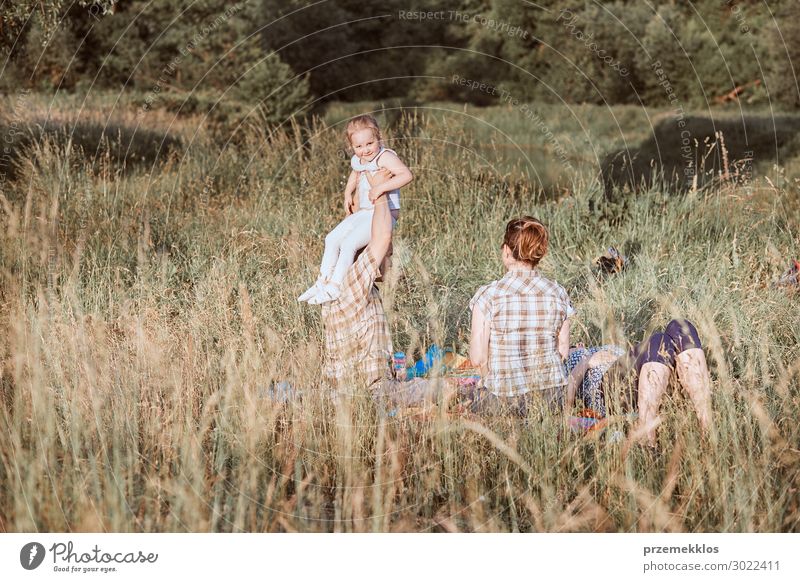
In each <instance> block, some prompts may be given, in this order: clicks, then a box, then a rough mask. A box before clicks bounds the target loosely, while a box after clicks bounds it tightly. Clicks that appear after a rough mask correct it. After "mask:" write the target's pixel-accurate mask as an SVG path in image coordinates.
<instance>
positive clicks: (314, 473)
mask: <svg viewBox="0 0 800 582" xmlns="http://www.w3.org/2000/svg"><path fill="white" fill-rule="evenodd" d="M449 107H450V108H451V109H457V107H454V106H453V105H450V106H449ZM462 109H463V108H462ZM337 111H338V113H337ZM581 111H582V115H583V116H584V119H585V120H586V123H587V124H588V125H589V127H590V128H591V131H592V132H595V133H596V134H598V135H599V136H600V137H598V140H601V141H602V144H603V146H602V149H603V151H607V150H610V149H611V148H613V147H615V146H616V144H618V141H617V140H618V136H617V134H616V130H614V129H613V127H614V122H613V120H611V121H609V118H608V117H607V114H606V110H602V109H599V108H593V109H592V108H581ZM613 111H614V113H615V115H616V117H617V118H619V119H622V120H624V123H625V124H626V125H625V127H626V128H627V129H625V131H628V132H631V135H634V136H636V135H639V134H642V130H641V127H640V124H639V122H638V121H637V114H636V112H635V111H632V110H629V109H627V108H614V110H613ZM348 114H349V113H348ZM329 115H330V119H328V120H327V123H328V124H331V125H333V124H335V123H336V118H337V116H343V115H345V113H344V108H341V109H340V110H337V109H336V108H335V107H334V108H332V109H331V113H330V114H329ZM482 115H484V116H485V117H486V118H487V119H490V120H491V123H493V124H494V125H497V126H502V125H503V124H507V125H508V128H509V131H511V130H512V129H514V128H515V127H516V126H515V124H514V121H513V120H511V121H508V120H507V118H506V116H505V115H504V113H503V112H502V111H501V110H499V109H497V110H494V109H493V110H489V111H482ZM548 119H552V120H554V122H553V124H554V125H556V121H557V123H558V124H559V125H557V127H559V128H563V129H561V130H559V132H556V131H555V130H553V131H554V134H555V135H559V136H560V135H566V134H568V133H569V131H568V130H567V127H568V126H569V122H568V121H563V122H562V121H559V119H560V118H559V117H558V116H551V117H548ZM157 122H158V123H157ZM162 122H163V123H164V124H166V123H167V122H168V119H167V118H162V117H148V118H147V123H148V124H149V125H150V126H151V127H153V128H156V129H157V128H158V127H160V126H161V124H162ZM562 123H563V125H562ZM328 124H326V122H324V121H322V122H319V123H317V124H316V125H314V126H312V127H310V128H308V129H304V128H300V127H294V128H291V127H290V128H288V129H287V131H286V132H283V133H280V132H279V133H274V134H271V135H267V134H266V133H265V132H262V131H259V130H258V129H254V128H252V127H248V128H247V129H246V134H245V135H244V136H243V137H242V138H241V139H239V140H237V145H236V146H235V147H233V146H231V147H221V146H220V145H219V144H218V143H216V142H215V141H214V140H213V139H211V138H210V137H208V136H206V135H205V133H204V131H203V128H202V127H201V128H200V129H201V131H200V132H199V134H198V136H197V138H195V139H192V138H191V136H192V135H193V133H194V130H195V129H196V128H197V127H198V124H197V123H196V122H195V121H192V120H189V121H188V122H187V121H185V120H179V121H178V123H177V125H176V126H174V127H173V131H174V132H175V133H176V135H179V136H181V138H182V142H183V147H182V154H181V155H179V156H174V157H172V158H170V159H169V160H168V161H166V162H164V163H162V164H160V165H157V166H155V167H150V166H147V167H134V168H130V169H129V170H128V171H127V172H126V173H124V174H120V173H118V172H116V168H115V166H114V165H113V164H109V165H107V166H105V167H104V166H102V165H101V166H97V165H96V164H95V165H93V164H91V163H89V162H86V161H85V160H84V159H83V158H82V157H81V156H80V155H79V154H78V153H76V152H74V151H73V152H70V151H67V150H66V148H65V146H64V144H63V143H59V142H57V141H53V140H51V141H48V142H46V143H44V144H43V145H40V146H39V147H37V148H34V149H33V150H31V151H30V153H29V154H28V156H27V157H26V158H25V161H24V162H23V163H22V164H21V166H20V171H19V174H18V176H17V180H16V182H14V183H13V184H9V185H7V187H6V188H5V190H4V192H3V194H2V197H1V198H0V203H2V205H0V220H2V228H0V233H2V234H0V236H1V237H2V239H0V269H2V280H0V356H1V359H0V362H2V383H1V384H0V387H1V390H2V392H1V393H0V394H1V396H2V397H0V403H2V404H0V530H4V531H37V530H38V531H294V530H297V531H440V530H447V531H455V530H459V531H798V530H800V506H799V505H798V504H799V503H800V494H798V487H800V453H799V452H798V450H797V443H798V442H800V428H798V424H797V421H796V419H797V418H798V417H800V394H799V393H798V389H799V388H800V380H798V364H797V362H798V355H800V354H799V352H800V349H798V344H800V341H798V340H800V315H798V310H797V295H791V294H789V293H787V292H786V291H785V290H781V289H775V288H772V287H771V286H770V283H771V281H773V280H774V279H775V278H777V277H778V275H779V274H780V273H781V272H782V271H783V270H784V269H785V268H786V267H787V266H788V258H789V257H794V256H798V255H800V249H798V241H797V239H796V232H797V224H798V218H800V205H798V203H797V199H798V197H797V183H796V182H795V181H793V180H792V179H786V180H784V182H782V183H781V184H779V185H778V186H777V187H775V188H773V187H772V186H770V184H769V183H768V182H766V181H765V180H763V179H761V178H758V179H756V180H755V181H753V182H751V183H749V184H745V185H732V184H722V185H721V187H720V188H718V189H715V190H705V191H698V192H690V193H688V194H687V195H685V196H680V197H676V196H673V195H669V194H667V193H664V192H662V191H660V190H659V189H658V188H653V189H651V190H648V191H645V192H641V193H639V194H638V195H637V196H635V197H630V198H629V199H628V200H626V202H625V204H617V203H614V204H612V203H610V202H606V201H605V199H604V197H603V193H602V189H603V188H602V184H601V183H600V181H599V180H598V179H597V176H596V172H594V171H587V172H584V171H583V170H582V169H580V168H577V169H576V171H575V172H574V173H573V175H572V176H571V179H570V184H572V186H571V187H570V188H569V189H568V190H565V191H563V192H561V193H560V194H559V195H557V196H549V197H543V196H539V195H537V189H536V188H535V187H532V186H530V185H529V184H526V183H525V182H523V181H520V180H518V179H511V178H510V177H509V173H508V172H506V171H492V170H491V167H490V169H489V170H487V169H486V166H482V165H481V164H478V163H476V159H478V157H479V156H478V154H479V152H477V151H476V150H475V149H474V148H472V147H471V144H474V143H475V142H482V141H485V139H486V137H487V136H488V135H489V134H487V135H480V133H479V132H477V131H475V130H474V128H473V127H472V126H471V125H469V124H467V123H466V122H465V121H464V118H463V116H461V115H456V114H448V113H445V112H442V111H439V112H437V113H436V114H430V117H429V114H428V113H427V112H421V113H419V112H418V114H417V118H416V119H413V120H410V121H409V120H405V121H404V120H402V119H398V120H397V121H396V123H395V124H394V125H393V126H392V127H391V129H390V130H389V131H388V132H387V133H388V135H387V137H388V139H389V141H390V143H392V144H393V145H395V146H396V149H397V150H398V152H399V153H400V155H401V157H402V158H403V159H404V160H406V161H407V162H408V163H409V165H410V166H411V168H412V170H413V171H414V172H415V175H416V180H415V181H414V182H413V183H412V184H411V185H410V186H409V187H407V188H406V189H404V192H403V206H404V210H403V216H402V218H401V222H400V225H399V228H398V231H397V233H396V240H395V244H396V257H395V258H396V260H395V267H396V269H395V272H394V277H393V278H391V279H390V282H389V283H387V284H385V285H384V286H383V288H382V291H381V292H382V296H383V298H384V302H385V304H386V306H387V308H388V312H389V319H390V323H391V326H392V331H393V338H394V340H395V344H396V346H397V348H399V349H404V350H405V351H406V352H408V353H415V352H418V351H419V350H421V349H424V348H425V347H426V346H427V345H429V343H430V342H434V341H435V342H438V343H440V344H442V345H449V346H452V347H454V348H455V349H457V350H460V351H462V352H463V351H464V350H465V349H466V341H465V340H466V337H467V335H468V325H469V312H468V309H467V303H468V301H469V298H470V297H471V295H472V294H473V293H474V291H475V290H476V289H477V287H478V286H480V285H481V284H483V283H485V282H487V281H489V280H491V279H494V278H497V277H499V276H500V275H501V274H502V268H501V262H500V257H499V248H498V247H499V243H500V240H501V237H502V232H503V227H504V225H505V222H506V221H507V220H508V219H509V218H511V217H513V216H517V215H520V214H523V213H524V214H533V215H534V216H537V217H539V218H541V219H542V220H543V221H544V222H545V223H546V224H547V225H548V226H549V228H550V231H551V241H552V242H551V251H550V253H549V254H548V256H547V257H546V258H545V260H544V262H543V265H542V269H543V271H544V273H545V274H546V275H547V276H549V277H552V278H554V279H556V280H557V281H559V282H560V283H561V284H562V285H564V287H566V289H567V290H568V291H569V292H570V294H571V296H572V298H573V302H574V304H575V306H576V307H577V309H578V314H577V316H576V321H575V325H574V328H573V341H585V342H587V343H598V342H601V341H602V342H605V341H619V342H624V341H637V340H639V339H641V338H642V337H643V336H644V335H645V334H646V333H647V332H648V331H649V330H651V329H653V328H654V327H655V326H657V325H659V324H662V325H663V323H665V322H666V320H667V319H669V317H671V316H672V315H684V316H687V317H689V318H691V319H692V320H694V321H695V322H696V323H697V324H698V327H699V329H700V333H701V336H702V337H703V339H704V340H705V341H706V344H707V351H708V358H709V362H710V365H711V369H712V377H713V380H714V426H715V435H716V436H715V439H713V440H712V441H711V442H707V443H703V442H701V440H700V435H699V430H698V427H697V426H696V423H695V421H694V419H693V418H692V417H691V415H690V414H689V412H688V411H689V405H688V402H685V401H684V400H683V398H682V397H681V396H680V395H679V394H677V393H674V394H673V396H672V397H670V398H669V399H668V401H667V403H666V405H665V410H664V414H663V416H664V423H663V425H662V426H661V428H660V431H659V454H658V455H651V454H650V453H648V452H647V451H645V450H642V449H641V448H640V447H638V446H636V445H633V444H632V443H629V442H627V441H623V442H621V443H609V442H606V441H605V440H602V439H601V440H585V439H579V438H577V437H575V436H572V435H570V434H568V433H566V432H564V430H563V428H562V426H561V423H560V422H559V419H557V418H550V419H546V420H545V421H544V422H543V423H533V424H532V425H530V426H528V427H524V426H521V425H518V424H514V423H511V422H508V421H503V420H501V419H497V420H493V421H487V422H486V423H484V424H476V423H474V422H472V421H468V420H466V419H463V418H458V417H450V416H448V415H446V414H444V413H441V414H438V415H433V416H431V417H428V418H426V419H422V420H420V419H413V418H399V419H397V418H384V417H383V416H382V415H380V414H378V413H377V412H376V410H375V407H374V405H373V404H372V402H371V401H370V400H369V398H368V396H367V395H366V394H365V390H363V389H362V387H355V388H356V390H355V391H354V392H355V396H353V397H352V398H350V397H348V398H343V399H339V400H337V401H334V400H333V399H332V398H331V392H330V387H329V386H328V385H326V384H325V382H324V381H323V380H322V379H321V358H322V350H323V344H322V329H321V323H320V319H319V312H318V310H317V309H315V308H311V307H308V306H306V305H298V304H297V303H296V301H295V297H296V296H297V295H298V294H299V292H301V291H302V290H303V289H305V288H306V287H307V286H308V284H309V283H310V282H311V281H312V280H313V278H314V273H315V270H316V269H317V267H318V260H319V258H320V255H321V252H322V244H323V238H324V234H325V233H326V232H327V231H328V230H329V229H330V228H331V227H332V226H333V225H334V224H335V223H336V222H337V221H338V220H339V219H340V215H339V214H340V205H341V204H340V192H341V188H342V185H343V180H344V178H345V177H346V172H347V165H346V164H347V162H346V159H345V156H344V155H343V154H342V153H341V152H340V151H339V150H340V149H341V135H340V131H339V127H340V126H335V128H330V127H329V125H328ZM517 131H518V132H522V131H523V130H521V129H519V128H517ZM637 132H638V133H637ZM645 133H646V132H645ZM401 137H404V138H408V137H413V138H414V139H400V138H401ZM421 137H422V138H425V139H422V138H421ZM645 137H646V135H645V134H642V135H641V137H640V138H637V139H638V140H640V139H644V138H645ZM501 157H502V156H501ZM773 183H774V180H773ZM610 245H614V246H618V247H622V248H623V250H626V249H628V250H629V252H630V251H632V252H631V254H632V264H631V267H630V268H629V269H628V270H626V271H625V272H624V274H622V275H620V276H617V277H612V278H609V279H607V280H605V281H603V282H598V281H597V280H595V278H594V276H593V275H592V273H591V265H592V260H593V259H594V257H596V256H598V255H600V254H601V253H602V252H603V251H604V250H605V248H606V247H607V246H610ZM280 380H288V381H289V382H291V384H292V385H293V386H294V387H295V388H297V389H299V390H301V391H302V394H303V398H302V401H300V402H292V403H289V404H285V405H284V404H281V403H276V402H273V401H271V400H270V399H268V398H263V397H260V395H263V393H264V392H265V389H266V387H268V386H269V385H270V383H271V382H272V381H280Z"/></svg>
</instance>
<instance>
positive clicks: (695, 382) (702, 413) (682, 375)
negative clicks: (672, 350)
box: [675, 348, 711, 434]
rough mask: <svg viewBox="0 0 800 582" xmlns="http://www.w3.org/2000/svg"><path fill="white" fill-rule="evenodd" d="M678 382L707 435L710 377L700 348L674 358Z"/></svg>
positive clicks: (686, 351) (709, 425)
mask: <svg viewBox="0 0 800 582" xmlns="http://www.w3.org/2000/svg"><path fill="white" fill-rule="evenodd" d="M675 368H676V369H677V371H678V380H679V381H680V383H681V386H683V389H684V390H686V392H688V394H689V398H691V399H692V404H694V410H695V412H696V413H697V420H699V421H700V428H702V429H703V432H704V433H706V434H707V433H708V431H709V429H710V427H711V376H710V375H709V373H708V365H707V364H706V355H705V353H704V352H703V350H702V349H701V348H691V349H688V350H685V351H683V352H681V353H680V354H678V355H677V356H675Z"/></svg>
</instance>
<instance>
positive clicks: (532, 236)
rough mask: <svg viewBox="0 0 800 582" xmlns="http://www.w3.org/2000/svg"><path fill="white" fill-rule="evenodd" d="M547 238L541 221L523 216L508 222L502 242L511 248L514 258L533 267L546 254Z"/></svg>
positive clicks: (548, 238)
mask: <svg viewBox="0 0 800 582" xmlns="http://www.w3.org/2000/svg"><path fill="white" fill-rule="evenodd" d="M549 240H550V235H549V233H548V232H547V227H546V226H545V225H544V224H542V222H541V221H539V220H537V219H535V218H533V217H532V216H523V217H522V218H515V219H513V220H510V221H509V222H508V224H507V225H506V235H505V237H504V238H503V244H504V245H506V246H507V247H508V248H509V249H510V250H511V256H512V257H514V260H517V261H521V262H523V263H527V264H528V265H530V266H531V267H535V266H536V265H538V264H539V261H541V260H542V257H544V256H545V254H547V245H548V243H549Z"/></svg>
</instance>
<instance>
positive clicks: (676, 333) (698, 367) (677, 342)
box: [565, 319, 711, 445]
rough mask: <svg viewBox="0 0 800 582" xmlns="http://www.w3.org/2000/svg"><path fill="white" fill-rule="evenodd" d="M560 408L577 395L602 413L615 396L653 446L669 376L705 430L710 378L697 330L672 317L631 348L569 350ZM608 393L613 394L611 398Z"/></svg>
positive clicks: (572, 400) (709, 411)
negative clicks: (635, 416)
mask: <svg viewBox="0 0 800 582" xmlns="http://www.w3.org/2000/svg"><path fill="white" fill-rule="evenodd" d="M566 368H567V372H568V373H569V381H568V383H567V395H566V401H565V408H566V409H567V410H570V409H571V408H572V407H573V405H574V404H575V401H576V399H578V400H580V401H582V403H583V405H584V406H586V407H587V408H590V409H592V410H594V411H595V412H596V413H598V414H600V415H602V416H606V415H607V414H608V412H609V411H608V408H609V403H610V402H611V401H613V400H614V398H613V397H616V399H617V401H618V402H619V403H620V405H621V406H622V407H623V408H624V409H626V410H636V411H637V412H638V415H639V421H638V422H639V427H640V429H641V432H642V433H643V434H644V436H645V438H646V440H647V442H648V443H649V444H651V445H654V444H655V439H656V427H657V425H658V423H659V417H658V411H659V409H660V407H661V400H662V398H663V396H664V393H665V391H666V389H667V386H668V385H669V380H670V378H671V377H672V375H673V374H675V375H677V378H678V382H679V383H680V385H681V387H682V388H683V389H684V390H685V391H686V393H687V394H688V395H689V398H690V399H691V401H692V405H693V406H694V411H695V414H696V415H697V420H698V421H699V423H700V427H701V429H702V430H703V432H704V433H707V432H708V430H709V427H710V422H711V376H710V375H709V372H708V365H707V363H706V356H705V352H704V351H703V346H702V343H701V342H700V337H699V335H698V333H697V328H696V327H695V326H694V324H692V322H690V321H688V320H685V319H673V320H672V321H670V322H669V323H668V324H667V326H666V328H665V329H664V331H663V332H656V333H653V334H652V335H651V336H650V337H649V338H647V339H646V340H644V341H642V342H641V343H639V344H638V345H636V346H634V347H633V348H632V349H631V350H630V351H627V352H626V351H625V349H624V348H621V347H619V346H614V345H606V346H600V347H594V348H585V347H577V348H573V349H570V352H569V356H568V357H567V362H566ZM612 395H613V397H612Z"/></svg>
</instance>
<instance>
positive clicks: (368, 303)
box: [322, 247, 392, 387]
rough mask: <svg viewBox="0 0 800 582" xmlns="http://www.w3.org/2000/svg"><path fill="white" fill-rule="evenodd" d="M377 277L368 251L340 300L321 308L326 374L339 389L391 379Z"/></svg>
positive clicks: (346, 280) (355, 265)
mask: <svg viewBox="0 0 800 582" xmlns="http://www.w3.org/2000/svg"><path fill="white" fill-rule="evenodd" d="M378 273H379V264H378V263H377V261H375V258H374V257H373V256H372V254H371V253H370V250H369V247H367V248H366V249H365V250H364V252H362V253H361V255H360V256H359V257H358V259H356V261H355V263H353V265H352V266H351V267H350V269H349V270H348V271H347V275H345V278H344V281H343V282H342V294H341V295H340V296H339V298H338V299H336V300H334V301H331V302H328V303H325V304H323V306H322V321H323V324H324V327H325V346H326V348H327V357H326V365H325V373H326V375H327V376H328V377H329V378H331V379H332V380H334V381H336V382H337V383H338V384H339V386H340V387H342V385H343V383H345V382H347V383H350V382H357V381H361V380H363V381H364V382H365V383H366V384H367V385H370V384H372V383H373V382H375V381H377V380H382V379H385V378H390V377H391V375H392V368H391V355H392V337H391V335H390V334H389V323H388V321H387V320H386V313H385V312H384V311H383V304H382V303H381V298H380V295H379V294H378V289H377V288H376V287H375V278H376V277H377V276H378Z"/></svg>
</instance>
